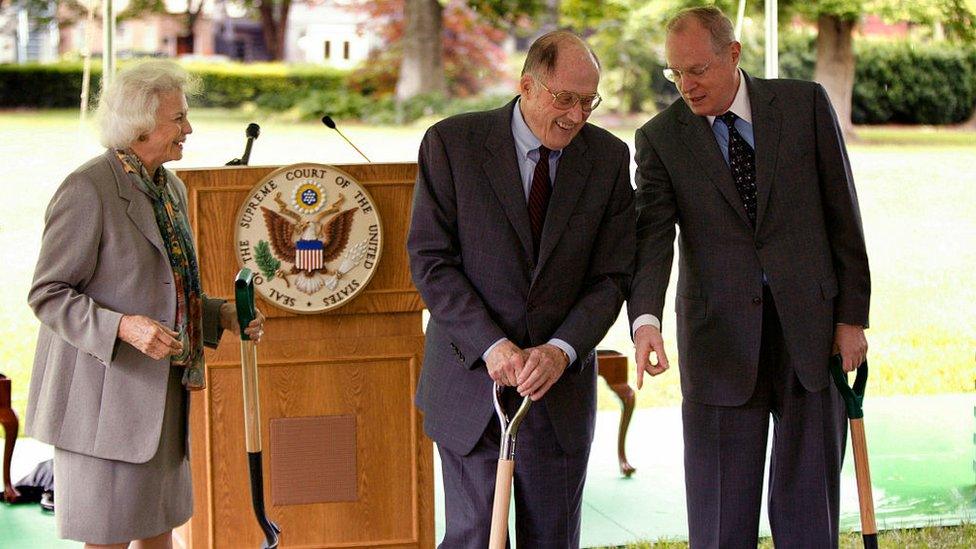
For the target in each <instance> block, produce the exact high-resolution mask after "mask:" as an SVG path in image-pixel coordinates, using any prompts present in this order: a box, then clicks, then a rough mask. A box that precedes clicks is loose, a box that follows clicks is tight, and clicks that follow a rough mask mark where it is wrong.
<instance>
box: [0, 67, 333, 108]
mask: <svg viewBox="0 0 976 549" xmlns="http://www.w3.org/2000/svg"><path fill="white" fill-rule="evenodd" d="M123 66H124V65H123ZM184 66H185V67H186V69H187V70H188V71H189V72H190V73H191V74H193V75H195V76H196V77H198V78H199V80H200V84H201V93H200V94H198V95H197V96H195V97H191V98H190V104H191V105H193V106H199V107H230V108H235V107H240V106H242V105H245V104H248V103H253V104H255V105H256V106H258V107H261V108H264V109H266V110H272V111H278V110H286V109H289V108H291V107H293V106H294V105H295V104H296V103H298V102H299V100H301V99H302V98H304V97H305V96H306V95H308V94H309V93H310V92H311V91H313V90H317V91H320V90H341V89H342V88H343V77H344V75H345V73H344V72H342V71H338V70H334V69H327V68H321V67H310V66H298V67H291V66H287V65H282V64H273V63H266V64H251V65H242V64H237V63H226V64H202V63H191V64H186V65H184ZM81 80H82V65H81V63H77V62H70V63H57V64H50V65H36V64H28V65H0V107H35V108H51V107H76V106H78V104H79V98H80V96H81ZM100 80H101V68H100V65H99V64H97V63H93V64H92V78H91V83H92V94H91V97H97V92H98V85H99V82H100Z"/></svg>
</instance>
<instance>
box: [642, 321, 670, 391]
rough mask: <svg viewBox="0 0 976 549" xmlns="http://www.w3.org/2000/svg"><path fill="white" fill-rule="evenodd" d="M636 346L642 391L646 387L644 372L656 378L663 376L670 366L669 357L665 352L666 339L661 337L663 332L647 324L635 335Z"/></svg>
mask: <svg viewBox="0 0 976 549" xmlns="http://www.w3.org/2000/svg"><path fill="white" fill-rule="evenodd" d="M634 345H635V346H636V347H637V352H636V354H635V355H634V358H635V359H636V360H637V389H638V390H640V388H641V387H643V386H644V372H647V373H649V374H651V375H652V376H656V375H658V374H663V373H664V372H665V371H666V370H667V369H668V368H670V365H669V364H668V355H667V353H665V352H664V338H662V337H661V331H660V330H658V329H657V328H655V327H654V326H651V325H650V324H646V325H644V326H641V327H640V328H637V332H636V333H634ZM652 352H653V353H654V355H655V357H653V358H654V362H652V357H651V353H652Z"/></svg>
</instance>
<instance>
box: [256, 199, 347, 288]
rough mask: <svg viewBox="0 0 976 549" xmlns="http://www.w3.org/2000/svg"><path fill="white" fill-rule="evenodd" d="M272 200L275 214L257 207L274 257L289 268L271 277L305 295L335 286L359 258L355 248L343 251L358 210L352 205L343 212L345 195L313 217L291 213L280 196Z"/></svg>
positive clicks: (264, 208) (264, 207)
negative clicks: (330, 266) (333, 265)
mask: <svg viewBox="0 0 976 549" xmlns="http://www.w3.org/2000/svg"><path fill="white" fill-rule="evenodd" d="M274 201H275V203H276V204H277V205H278V211H274V210H272V209H269V208H267V207H266V206H261V211H262V213H263V215H264V222H265V225H266V227H267V230H268V239H269V240H270V242H271V249H272V251H273V253H274V255H275V257H276V258H277V259H278V260H280V261H282V262H284V263H290V264H291V268H288V269H286V268H284V267H282V268H280V269H278V271H277V272H276V273H275V277H277V278H281V279H283V280H284V281H285V284H286V285H287V286H289V287H290V286H291V285H292V284H294V286H295V288H297V289H298V290H300V291H302V292H304V293H306V294H309V295H311V294H314V293H315V292H317V291H319V290H320V289H322V287H329V288H334V287H335V286H337V285H338V280H339V279H341V278H342V275H343V274H345V273H347V272H349V271H350V270H351V269H352V268H353V267H355V266H356V265H358V264H359V261H360V260H361V259H362V253H361V252H359V250H358V248H359V246H354V247H353V248H352V249H349V250H347V247H348V245H349V235H350V234H351V233H352V225H353V219H354V217H355V216H356V210H357V209H358V208H357V207H356V206H353V207H351V208H348V209H345V210H343V209H342V207H341V206H342V204H343V203H344V202H345V196H343V195H342V194H341V193H340V194H339V197H338V198H337V199H336V200H335V202H333V203H332V204H331V205H329V207H328V208H326V209H324V210H322V211H321V212H317V213H315V214H314V215H302V214H299V213H296V212H294V211H292V210H291V209H290V208H289V207H288V205H287V204H286V203H285V201H284V200H283V199H282V198H281V193H277V194H276V195H275V197H274ZM330 216H331V217H330ZM343 252H347V253H345V257H344V260H343V261H342V263H341V264H340V265H339V266H338V267H336V268H334V269H330V268H329V263H331V262H334V261H335V260H336V259H338V258H339V257H340V256H343ZM357 256H358V257H357Z"/></svg>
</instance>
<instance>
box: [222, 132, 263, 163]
mask: <svg viewBox="0 0 976 549" xmlns="http://www.w3.org/2000/svg"><path fill="white" fill-rule="evenodd" d="M244 135H246V136H247V142H246V143H245V144H244V154H243V155H241V157H240V158H235V159H233V160H231V161H230V162H228V163H227V164H225V165H226V166H247V163H248V161H249V160H250V159H251V145H253V144H254V140H255V139H257V138H258V136H259V135H261V127H260V126H258V125H257V124H255V123H254V122H251V123H250V124H248V125H247V129H246V130H244Z"/></svg>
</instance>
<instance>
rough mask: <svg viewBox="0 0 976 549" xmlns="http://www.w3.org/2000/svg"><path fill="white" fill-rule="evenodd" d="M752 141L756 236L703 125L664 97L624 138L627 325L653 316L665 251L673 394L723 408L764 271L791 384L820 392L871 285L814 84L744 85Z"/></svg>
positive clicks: (743, 390) (846, 178)
mask: <svg viewBox="0 0 976 549" xmlns="http://www.w3.org/2000/svg"><path fill="white" fill-rule="evenodd" d="M745 78H746V85H747V89H748V91H749V98H750V102H751V104H752V118H753V130H754V134H755V144H756V184H757V187H758V212H757V222H756V229H755V230H753V229H752V227H751V226H750V224H749V221H748V218H747V217H746V212H745V209H744V208H743V205H742V200H741V198H740V197H739V194H738V192H737V191H736V188H735V184H734V183H733V181H732V176H731V173H730V170H729V167H728V164H726V163H725V160H724V159H723V158H722V153H721V151H720V149H719V147H718V144H717V142H716V140H715V136H714V134H713V133H712V130H711V128H710V127H709V125H708V120H707V118H705V117H703V116H696V115H695V114H693V113H692V112H691V111H690V110H689V109H688V107H687V105H685V103H684V101H682V100H680V99H679V100H678V101H676V102H675V103H674V104H672V105H671V106H670V107H669V108H667V109H666V110H664V111H663V112H661V113H660V114H659V115H657V116H655V117H654V118H653V119H651V121H650V122H648V123H647V124H645V125H644V126H643V127H642V128H640V129H639V130H637V136H636V146H637V175H636V179H637V211H638V222H637V226H638V252H637V270H636V271H635V274H634V282H633V286H632V294H631V297H630V299H629V302H628V309H629V311H630V316H631V320H632V321H633V319H634V318H636V316H637V315H640V314H643V313H650V314H654V315H657V317H658V318H661V312H662V309H663V307H664V295H665V290H666V288H667V285H668V280H669V278H670V272H671V263H672V258H673V253H674V251H673V250H674V244H673V243H674V238H675V225H678V226H680V228H681V231H680V236H679V238H678V247H679V250H680V255H679V271H678V288H677V298H676V302H675V309H676V311H677V316H678V324H677V331H678V353H679V355H680V365H681V388H682V392H683V394H684V397H685V398H687V399H690V400H693V401H696V402H700V403H703V404H712V405H721V406H736V405H740V404H742V403H744V402H745V401H746V400H747V399H748V398H749V396H750V395H751V394H752V390H753V388H754V387H755V381H756V376H757V368H758V362H759V343H760V335H761V331H762V309H763V308H762V304H761V298H762V295H763V290H762V279H763V273H765V276H766V279H767V281H768V284H769V288H770V290H771V291H772V294H773V297H774V301H775V304H776V309H777V312H778V313H779V317H780V321H781V323H782V327H783V336H784V338H785V341H786V345H787V350H788V352H789V355H790V359H791V361H792V366H793V367H794V369H795V371H796V373H797V376H798V377H799V378H800V381H801V382H802V383H803V385H804V387H806V388H807V389H808V390H811V391H817V390H821V389H823V388H825V387H826V386H827V384H828V381H829V379H828V373H827V360H828V356H829V353H830V351H831V346H832V343H833V330H834V323H836V322H843V323H849V324H859V325H863V326H865V327H866V326H867V324H868V304H869V298H870V292H871V279H870V274H869V271H868V260H867V252H866V251H865V245H864V232H863V230H862V228H861V215H860V210H859V207H858V203H857V194H856V193H855V190H854V181H853V179H852V176H851V169H850V163H849V162H848V158H847V152H846V150H845V147H844V141H843V138H842V136H841V133H840V129H839V126H838V123H837V117H836V115H835V114H834V111H833V108H832V107H831V105H830V102H829V100H828V99H827V94H826V92H825V91H824V89H823V88H822V87H821V86H820V85H819V84H815V83H811V82H801V81H795V80H762V79H758V78H751V77H749V76H748V75H745Z"/></svg>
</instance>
